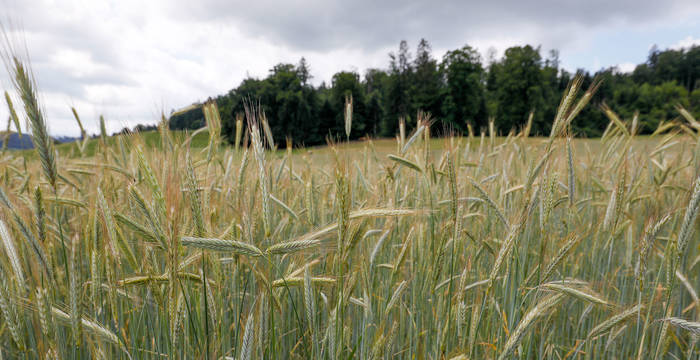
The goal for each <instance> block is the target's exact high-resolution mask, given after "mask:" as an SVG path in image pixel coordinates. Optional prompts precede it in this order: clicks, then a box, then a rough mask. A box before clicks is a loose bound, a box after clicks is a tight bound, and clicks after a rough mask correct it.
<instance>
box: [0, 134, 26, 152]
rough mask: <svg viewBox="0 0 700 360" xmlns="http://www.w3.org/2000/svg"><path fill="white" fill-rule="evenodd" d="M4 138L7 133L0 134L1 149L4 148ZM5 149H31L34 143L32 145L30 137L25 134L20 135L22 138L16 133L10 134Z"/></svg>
mask: <svg viewBox="0 0 700 360" xmlns="http://www.w3.org/2000/svg"><path fill="white" fill-rule="evenodd" d="M6 136H7V131H2V132H0V144H2V147H3V148H5V143H4V142H5V139H6ZM7 148H8V149H13V150H22V149H33V148H34V143H32V138H31V136H29V135H27V134H22V136H21V137H20V136H19V134H18V133H16V132H10V135H9V137H8V138H7Z"/></svg>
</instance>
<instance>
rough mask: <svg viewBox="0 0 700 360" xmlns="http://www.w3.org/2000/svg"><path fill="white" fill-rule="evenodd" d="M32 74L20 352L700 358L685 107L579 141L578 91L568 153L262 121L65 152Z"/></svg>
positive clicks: (16, 351)
mask: <svg viewBox="0 0 700 360" xmlns="http://www.w3.org/2000/svg"><path fill="white" fill-rule="evenodd" d="M16 73H18V74H20V75H21V72H20V71H19V70H17V71H16ZM15 75H16V77H17V79H19V80H18V81H17V84H16V85H17V87H18V91H19V92H20V93H21V94H22V95H23V96H22V98H23V99H25V104H24V108H25V111H26V113H27V114H29V115H28V116H29V118H30V121H31V123H32V127H33V128H32V132H33V137H34V139H36V140H35V142H36V143H37V148H36V150H34V151H32V152H8V153H5V154H3V155H2V156H1V157H0V169H2V170H1V172H0V190H1V192H0V237H1V239H0V240H2V245H1V246H0V248H1V249H0V253H1V254H2V255H1V256H0V270H1V271H0V312H1V314H0V316H1V319H2V322H1V323H0V353H1V354H2V356H3V357H7V358H51V359H54V358H61V359H73V358H83V359H88V358H106V359H164V358H175V359H222V358H223V359H355V358H356V359H507V358H518V359H608V358H617V359H634V358H637V359H647V358H656V359H661V358H679V359H694V358H697V357H698V355H699V354H700V352H699V350H698V348H699V346H698V345H697V344H696V342H697V339H698V338H697V336H698V334H699V332H700V330H699V326H700V325H699V323H698V321H700V318H699V317H700V301H699V300H698V295H697V288H698V284H700V240H699V237H698V234H697V232H696V231H695V230H696V229H697V222H696V218H697V215H698V211H699V209H700V183H699V182H698V180H697V177H698V174H700V145H699V142H698V131H700V124H698V123H697V122H696V121H695V120H694V119H692V117H690V116H688V115H686V114H685V113H682V111H681V113H682V114H683V115H684V116H685V117H683V118H679V120H678V121H676V122H673V123H667V124H666V125H662V128H660V129H659V131H658V133H657V134H655V135H653V136H650V137H644V138H640V137H639V136H636V122H635V121H630V122H626V121H622V120H620V119H618V118H617V117H616V116H615V115H614V114H612V113H609V115H610V118H611V123H610V126H609V127H608V129H607V131H606V132H605V135H604V136H603V137H602V138H601V139H595V140H572V139H570V137H568V136H567V134H568V128H569V124H570V123H571V120H572V119H573V117H574V116H575V115H576V109H580V107H581V106H583V105H585V101H586V96H588V95H589V94H588V93H587V94H584V95H583V97H581V98H580V99H581V100H576V101H575V99H576V92H577V88H576V86H575V85H574V86H572V88H571V89H570V90H569V91H568V92H567V94H565V97H564V101H562V105H561V106H560V111H559V114H558V115H557V118H556V119H554V125H553V128H554V130H553V131H552V134H551V136H549V137H546V138H530V137H529V136H528V132H529V130H528V127H527V126H526V127H525V128H524V129H523V130H522V131H520V132H518V133H515V132H514V133H511V134H510V135H508V136H506V137H495V136H494V134H490V133H488V132H487V133H486V134H482V135H481V136H478V135H475V136H470V137H462V138H446V139H432V138H431V137H430V131H429V122H427V121H425V122H421V123H420V124H419V126H418V128H417V129H416V131H415V132H413V133H412V134H407V135H406V136H405V137H401V136H399V137H397V139H396V140H376V141H364V142H353V143H348V144H346V143H342V142H340V143H337V144H334V145H331V146H328V147H319V148H312V149H296V150H293V151H292V149H280V150H277V151H269V150H266V147H265V146H264V143H265V141H264V140H263V139H265V138H266V137H267V136H266V134H265V132H264V131H260V130H259V128H258V127H259V126H260V125H261V123H260V120H261V118H260V116H259V114H257V113H256V112H255V109H249V110H250V111H249V114H248V119H247V120H248V121H249V126H248V129H249V139H250V145H249V146H235V147H234V146H231V147H228V146H226V147H225V146H221V144H220V143H221V139H220V137H219V125H218V124H219V122H218V112H217V109H216V107H215V106H214V105H212V104H209V105H207V107H206V108H205V115H206V117H207V123H208V131H207V132H200V133H199V134H198V135H195V136H194V137H192V136H191V134H184V133H173V132H170V131H168V130H167V127H166V126H164V125H162V126H161V130H160V131H159V132H153V133H145V134H135V135H129V136H120V137H111V138H104V139H96V140H91V141H90V142H88V143H86V145H85V146H80V145H78V144H66V145H61V146H58V151H56V149H55V148H54V147H53V144H52V143H51V142H50V141H49V140H48V139H49V138H48V135H47V134H46V123H45V119H44V118H43V115H42V114H41V111H40V110H39V109H40V108H39V107H38V106H37V103H36V100H32V99H36V97H35V96H34V95H33V94H34V89H32V87H31V81H24V82H23V81H21V80H22V77H21V76H19V75H17V74H15ZM28 84H29V85H28ZM588 98H590V97H588ZM348 121H351V119H350V118H348ZM262 125H264V124H262ZM262 127H263V128H264V126H262ZM241 129H242V127H241ZM239 135H240V134H239ZM268 145H269V144H268Z"/></svg>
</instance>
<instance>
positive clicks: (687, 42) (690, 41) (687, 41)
mask: <svg viewBox="0 0 700 360" xmlns="http://www.w3.org/2000/svg"><path fill="white" fill-rule="evenodd" d="M693 45H700V38H696V37H692V36H690V35H688V36H687V37H685V38H684V39H683V40H681V41H679V42H677V43H675V44H673V45H671V49H675V50H678V49H681V48H689V47H691V46H693Z"/></svg>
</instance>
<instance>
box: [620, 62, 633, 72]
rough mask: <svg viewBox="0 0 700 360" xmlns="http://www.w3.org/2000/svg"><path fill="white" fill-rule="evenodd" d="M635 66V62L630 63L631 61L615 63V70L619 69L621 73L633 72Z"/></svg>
mask: <svg viewBox="0 0 700 360" xmlns="http://www.w3.org/2000/svg"><path fill="white" fill-rule="evenodd" d="M636 67H637V64H635V63H631V62H626V63H621V64H617V66H616V68H617V71H619V72H621V73H625V74H628V73H631V72H633V71H634V68H636Z"/></svg>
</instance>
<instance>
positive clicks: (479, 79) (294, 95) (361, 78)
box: [170, 39, 700, 145]
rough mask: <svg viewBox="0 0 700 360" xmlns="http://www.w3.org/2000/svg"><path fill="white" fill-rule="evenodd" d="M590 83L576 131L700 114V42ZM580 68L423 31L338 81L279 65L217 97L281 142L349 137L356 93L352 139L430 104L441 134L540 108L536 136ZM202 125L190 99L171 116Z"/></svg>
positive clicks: (231, 122)
mask: <svg viewBox="0 0 700 360" xmlns="http://www.w3.org/2000/svg"><path fill="white" fill-rule="evenodd" d="M579 72H582V75H583V88H584V89H585V88H587V87H588V86H590V85H591V84H592V83H593V82H594V79H596V78H600V79H601V80H602V84H601V85H600V87H599V88H598V90H597V92H596V94H595V96H594V98H593V99H592V101H591V103H592V106H588V107H586V108H585V109H584V110H583V111H582V112H581V113H580V114H579V115H578V117H577V118H576V119H575V121H574V123H573V130H574V132H575V135H577V136H585V137H596V136H600V135H601V134H602V132H603V131H604V130H605V126H606V125H607V123H608V121H607V119H606V117H605V115H604V113H603V112H602V111H601V110H600V106H601V105H602V104H606V105H608V106H610V108H612V109H613V110H614V111H615V112H616V113H617V114H618V115H620V116H621V117H622V118H624V119H629V118H632V117H633V116H634V115H635V113H637V112H638V116H639V117H638V121H639V125H640V130H641V132H642V133H649V132H651V131H653V130H654V129H656V127H657V126H658V124H659V123H660V122H662V121H670V120H673V119H674V118H676V117H677V116H678V111H677V109H676V106H677V105H682V106H683V107H685V108H686V109H688V110H689V111H690V112H691V113H694V114H696V115H700V46H692V47H690V48H684V49H677V50H676V49H667V50H663V51H661V50H659V49H657V48H656V47H654V48H652V50H651V51H650V53H649V56H648V58H647V61H646V62H644V63H642V64H639V65H637V66H636V68H635V69H634V71H633V72H631V73H623V72H620V71H618V69H617V68H614V67H611V68H607V69H602V70H600V71H597V72H595V73H590V72H588V71H583V70H579ZM574 75H575V74H572V73H571V72H569V71H566V70H565V69H563V68H561V66H560V62H559V55H558V52H557V51H555V50H553V51H550V52H549V53H548V54H547V55H546V56H543V55H542V54H541V49H540V48H539V47H533V46H531V45H525V46H514V47H511V48H509V49H507V50H506V51H505V53H504V54H503V56H502V57H501V58H499V59H497V58H495V56H493V55H489V56H488V58H487V59H485V60H484V59H482V57H481V56H480V54H479V53H478V52H477V50H476V49H474V48H473V47H470V46H468V45H465V46H464V47H462V48H460V49H456V50H450V51H448V52H447V53H445V55H444V56H443V57H442V59H439V60H438V59H436V58H435V57H434V56H433V54H432V51H431V47H430V44H429V43H428V41H426V40H425V39H422V40H421V41H420V42H419V43H418V46H417V48H416V50H415V54H412V52H411V50H410V49H409V46H408V43H407V42H406V41H401V43H400V44H399V48H398V50H397V51H396V52H392V53H390V54H389V66H388V68H386V69H376V68H373V69H368V70H367V71H366V72H365V73H364V74H362V75H360V74H359V73H357V72H355V71H340V72H338V73H336V74H335V75H333V77H332V79H331V82H330V83H325V82H323V83H321V84H320V85H319V86H313V85H312V84H311V82H310V80H311V75H310V67H309V64H308V63H307V61H306V60H305V59H304V58H302V59H301V60H300V61H299V63H298V64H278V65H276V66H274V67H273V68H272V69H271V70H270V72H269V74H268V75H267V77H265V78H263V79H256V78H247V79H245V80H243V81H242V82H241V84H240V85H239V86H238V87H236V88H234V89H231V90H230V91H229V92H228V93H226V94H223V95H219V96H217V97H216V98H215V99H216V102H217V104H218V106H219V110H220V112H221V120H222V134H223V135H224V137H226V138H227V139H229V140H230V141H233V136H234V133H235V118H236V114H240V113H242V112H243V111H244V105H245V103H246V102H249V101H254V102H259V104H260V105H261V107H262V109H263V110H264V111H265V114H266V116H267V119H268V122H269V125H270V128H271V130H272V133H273V136H274V140H275V142H276V143H278V144H280V143H284V141H285V139H287V138H291V139H292V140H293V141H294V144H295V145H316V144H321V143H324V142H325V141H326V138H328V137H331V138H333V137H341V136H342V137H344V136H345V135H344V133H345V131H344V106H343V105H344V103H345V99H346V97H348V96H352V99H353V122H352V132H351V139H356V138H360V137H363V136H373V137H393V136H395V134H396V133H397V131H398V130H397V129H398V127H399V121H400V119H403V120H404V121H405V123H406V127H407V130H410V129H411V128H412V127H415V124H416V121H415V120H416V114H417V113H418V112H419V111H424V112H427V113H429V114H430V115H431V118H432V119H433V121H434V125H433V127H434V129H435V131H436V132H437V133H440V132H443V133H445V132H450V133H457V134H466V133H467V132H468V131H469V130H468V129H469V126H471V127H472V129H474V131H476V132H478V131H480V130H481V129H485V128H486V127H487V126H488V121H489V119H493V120H494V124H495V126H496V130H497V131H498V132H499V133H507V132H508V131H510V130H511V129H515V128H519V127H522V126H523V125H524V124H525V123H526V122H527V119H528V117H529V116H530V113H532V117H533V119H532V129H531V133H532V134H535V135H536V134H542V135H543V134H548V133H549V131H550V127H551V123H552V120H553V119H554V116H555V113H556V110H557V107H558V105H559V101H560V99H561V94H562V93H563V92H564V91H565V89H566V87H567V86H568V84H569V83H570V81H571V80H572V79H573V77H574ZM202 126H204V120H203V114H202V110H201V108H198V107H192V108H190V110H188V111H184V112H179V113H177V114H174V115H173V116H171V118H170V127H171V129H196V128H200V127H202Z"/></svg>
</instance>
